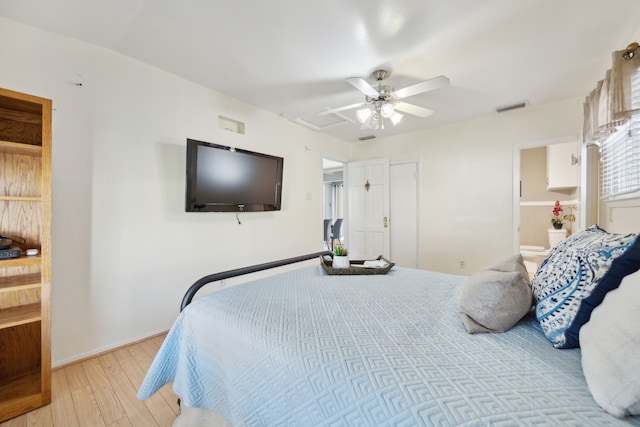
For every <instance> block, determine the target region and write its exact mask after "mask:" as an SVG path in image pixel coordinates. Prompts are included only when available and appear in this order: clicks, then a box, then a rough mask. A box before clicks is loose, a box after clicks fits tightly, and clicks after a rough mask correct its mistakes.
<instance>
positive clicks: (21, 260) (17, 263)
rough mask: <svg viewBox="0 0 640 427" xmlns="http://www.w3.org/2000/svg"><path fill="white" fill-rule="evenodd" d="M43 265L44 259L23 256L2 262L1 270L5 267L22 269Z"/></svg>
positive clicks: (0, 262)
mask: <svg viewBox="0 0 640 427" xmlns="http://www.w3.org/2000/svg"><path fill="white" fill-rule="evenodd" d="M40 263H42V257H41V256H40V255H36V256H21V257H18V258H8V259H2V260H0V268H4V267H22V266H24V265H38V264H40Z"/></svg>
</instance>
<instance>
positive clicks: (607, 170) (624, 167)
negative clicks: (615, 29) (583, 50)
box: [583, 44, 640, 200]
mask: <svg viewBox="0 0 640 427" xmlns="http://www.w3.org/2000/svg"><path fill="white" fill-rule="evenodd" d="M632 46H633V45H629V48H631V47H632ZM629 48H627V50H623V51H617V52H613V55H612V65H611V69H610V70H608V71H607V72H606V74H605V77H604V79H603V80H601V81H599V82H598V83H597V85H596V88H595V89H594V90H593V91H591V93H590V94H589V96H587V97H586V99H585V103H584V125H583V142H584V143H585V144H587V145H590V144H595V145H598V146H599V147H600V197H601V198H602V199H605V200H606V199H613V198H618V197H627V196H630V197H636V195H640V115H637V113H640V49H638V51H637V52H636V51H631V52H630V51H629ZM634 49H637V44H636V47H635V48H634Z"/></svg>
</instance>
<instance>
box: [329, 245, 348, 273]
mask: <svg viewBox="0 0 640 427" xmlns="http://www.w3.org/2000/svg"><path fill="white" fill-rule="evenodd" d="M349 266H350V264H349V251H348V250H347V248H345V247H344V246H336V247H335V249H334V250H333V263H332V267H333V268H349Z"/></svg>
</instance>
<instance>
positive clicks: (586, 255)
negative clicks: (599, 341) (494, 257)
mask: <svg viewBox="0 0 640 427" xmlns="http://www.w3.org/2000/svg"><path fill="white" fill-rule="evenodd" d="M635 239H636V235H635V234H626V235H621V234H610V233H607V232H606V231H605V230H603V229H601V228H600V227H597V226H592V227H589V228H587V229H586V230H584V231H581V232H579V233H576V234H574V235H572V236H570V237H569V238H567V239H565V240H564V241H562V242H561V243H560V244H558V245H557V246H556V247H555V248H554V249H553V250H552V251H551V252H550V253H549V256H548V257H547V258H546V259H545V260H544V261H543V262H542V264H541V265H540V267H539V268H538V271H537V272H536V275H535V277H534V279H533V282H532V290H533V295H534V298H535V301H536V318H537V319H538V321H539V322H540V325H541V326H542V330H543V331H544V334H545V336H546V337H547V339H548V340H549V341H551V342H552V343H553V345H554V347H556V348H571V347H575V346H577V345H578V343H577V342H576V341H577V340H570V341H569V342H567V331H568V330H569V329H570V328H571V327H572V325H573V323H574V320H575V319H576V315H577V314H578V311H579V310H580V307H581V304H582V302H583V300H584V299H585V298H588V297H589V296H590V295H591V294H592V293H593V292H594V291H595V290H596V289H597V287H598V285H599V283H600V281H601V279H602V278H603V276H604V275H605V273H606V272H607V271H608V270H609V267H610V266H611V264H612V262H613V260H614V259H616V258H618V257H619V256H621V255H622V254H623V253H625V252H626V251H627V249H628V248H629V247H631V246H632V244H633V243H634V240H635ZM580 319H581V320H584V317H583V316H581V317H580ZM587 320H588V319H587ZM580 326H582V325H580V324H576V325H575V326H574V328H577V329H578V331H579V329H580ZM572 332H573V329H572Z"/></svg>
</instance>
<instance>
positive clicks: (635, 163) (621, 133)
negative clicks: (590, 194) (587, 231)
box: [600, 73, 640, 200]
mask: <svg viewBox="0 0 640 427" xmlns="http://www.w3.org/2000/svg"><path fill="white" fill-rule="evenodd" d="M639 74H640V73H635V75H634V76H633V77H632V78H631V103H632V106H633V108H639V107H640V75H639ZM636 196H638V197H640V115H638V114H635V115H632V116H631V118H630V119H629V120H627V122H626V123H624V124H623V125H621V126H619V127H618V128H617V130H616V131H615V132H614V133H612V134H611V135H609V137H608V138H607V139H605V140H604V141H603V142H602V143H601V145H600V197H601V198H602V199H605V200H610V199H617V198H624V197H636Z"/></svg>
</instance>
